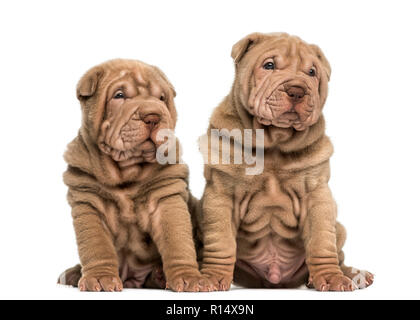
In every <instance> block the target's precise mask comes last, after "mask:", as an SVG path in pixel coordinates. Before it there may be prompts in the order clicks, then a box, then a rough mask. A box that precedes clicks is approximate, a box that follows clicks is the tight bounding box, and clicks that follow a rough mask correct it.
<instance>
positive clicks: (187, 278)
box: [166, 273, 211, 292]
mask: <svg viewBox="0 0 420 320" xmlns="http://www.w3.org/2000/svg"><path fill="white" fill-rule="evenodd" d="M166 289H171V290H172V291H175V292H200V291H202V292H208V291H211V284H210V281H209V280H208V279H207V278H205V277H204V276H202V275H201V274H200V273H184V274H180V275H178V276H174V277H168V279H167V281H166Z"/></svg>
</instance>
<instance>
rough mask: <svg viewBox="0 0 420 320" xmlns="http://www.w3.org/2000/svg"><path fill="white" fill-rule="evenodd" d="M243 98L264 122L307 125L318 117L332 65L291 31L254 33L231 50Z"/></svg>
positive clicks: (252, 113) (259, 119)
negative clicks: (293, 35)
mask: <svg viewBox="0 0 420 320" xmlns="http://www.w3.org/2000/svg"><path fill="white" fill-rule="evenodd" d="M232 57H233V58H234V59H235V62H236V71H237V74H236V77H237V81H239V90H240V91H241V92H240V93H239V94H240V97H241V99H242V103H243V105H244V106H245V108H246V109H247V111H248V112H249V113H250V114H251V115H253V116H254V118H255V120H256V121H258V122H259V123H260V124H262V125H264V126H275V127H280V128H294V129H295V130H297V131H302V130H305V129H306V128H308V127H310V126H311V125H313V124H314V123H316V122H317V121H318V119H319V117H320V114H321V111H322V107H323V105H324V103H325V99H326V96H327V87H328V86H327V83H328V79H329V76H330V72H331V70H330V66H329V64H328V61H327V60H326V59H325V57H324V55H323V54H322V52H321V50H320V49H319V48H318V47H316V46H314V45H308V44H306V43H305V42H303V41H302V40H300V39H299V38H297V37H292V36H289V35H287V34H258V33H257V34H251V35H249V36H248V37H246V38H244V39H242V40H241V41H239V42H238V43H237V44H236V45H235V46H234V47H233V49H232Z"/></svg>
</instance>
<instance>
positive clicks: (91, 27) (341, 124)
mask: <svg viewBox="0 0 420 320" xmlns="http://www.w3.org/2000/svg"><path fill="white" fill-rule="evenodd" d="M419 9H420V8H419V3H418V1H403V0H400V1H394V2H388V1H354V0H353V1H348V2H343V1H305V2H304V1H280V0H276V1H260V0H259V1H243V0H242V1H215V0H213V1H208V2H203V1H189V2H187V1H167V2H161V1H147V2H146V1H121V0H120V1H114V2H112V1H68V2H63V1H27V2H23V1H13V2H11V1H7V2H6V1H2V2H1V4H0V46H1V49H0V55H1V56H0V57H1V59H0V88H1V89H0V90H1V91H0V92H1V98H0V108H1V113H0V122H1V125H0V137H1V140H0V141H1V145H0V147H1V148H0V155H1V156H0V189H1V190H0V197H1V199H0V248H1V250H0V254H1V256H0V277H1V285H0V297H1V298H58V299H61V298H71V299H77V298H82V299H92V298H95V299H97V298H105V299H114V298H115V299H122V298H128V299H157V298H161V299H173V298H181V299H183V298H185V299H225V298H226V299H237V298H238V299H242V298H244V299H245V298H246V299H289V298H295V299H296V298H297V299H306V298H310V299H312V298H313V299H330V298H333V299H342V298H345V299H371V298H420V294H419V292H418V291H417V290H418V287H419V285H420V280H419V279H420V276H419V274H418V272H419V270H418V266H419V265H420V259H419V248H418V246H419V240H420V210H419V199H420V195H419V191H420V190H419V189H420V188H419V181H420V174H419V169H418V168H419V163H420V161H419V160H420V157H419V142H418V138H419V129H418V124H419V118H420V105H419V89H418V87H419V76H420V63H419V56H420V50H419V30H420V23H419V13H420V10H419ZM254 31H260V32H273V31H286V32H289V33H291V34H295V35H298V36H300V37H301V38H303V39H304V40H306V41H307V42H311V43H316V44H318V45H319V46H320V47H321V48H322V49H323V51H324V52H325V54H326V56H327V58H328V59H329V61H330V63H331V65H332V70H333V71H332V77H331V82H330V95H329V98H328V100H327V104H326V106H325V116H326V120H327V133H328V135H329V136H330V137H331V138H332V141H333V143H334V145H335V154H334V156H333V158H332V159H331V164H332V178H331V184H330V185H331V188H332V190H333V193H334V195H335V198H336V200H337V202H338V206H339V220H340V221H341V222H342V223H343V224H344V225H345V226H346V228H347V231H348V240H347V243H346V245H345V252H346V255H347V257H346V261H347V263H348V264H350V265H354V266H356V267H360V268H366V269H368V270H369V271H372V272H373V273H375V275H376V279H375V283H374V285H373V286H372V287H371V288H369V289H365V290H360V291H357V292H353V293H344V294H343V293H319V292H315V291H311V290H258V291H257V290H244V289H235V290H232V291H231V292H227V293H211V294H208V293H203V294H175V293H171V292H165V291H161V290H125V291H124V292H123V293H113V294H104V293H99V294H98V293H79V292H78V290H77V289H71V288H67V287H59V286H57V285H56V284H55V282H56V279H57V276H58V275H59V274H60V272H61V271H63V270H64V269H65V268H67V267H70V266H72V265H74V264H76V263H77V261H78V256H77V249H76V243H75V237H74V233H73V227H72V220H71V216H70V208H69V206H68V204H67V201H66V187H65V186H64V184H63V183H62V172H63V171H64V170H65V168H66V165H65V163H64V161H63V158H62V154H63V152H64V150H65V147H66V144H67V143H68V142H70V141H71V140H72V139H73V137H75V135H76V133H77V130H78V128H79V125H80V108H79V104H78V101H77V99H76V96H75V86H76V83H77V81H78V79H79V78H80V77H81V75H82V74H83V73H84V72H85V71H86V70H87V69H89V68H90V67H92V66H94V65H96V64H98V63H100V62H103V61H105V60H108V59H111V58H116V57H121V58H135V59H139V60H143V61H145V62H148V63H150V64H156V65H158V66H159V67H160V68H161V69H162V70H163V71H164V72H165V73H166V74H167V76H168V77H169V79H170V80H171V81H172V82H173V84H174V85H175V88H176V90H177V92H178V96H177V98H176V105H177V108H178V112H179V122H178V126H177V135H178V137H179V138H180V140H181V142H182V144H183V148H184V160H185V161H186V162H187V163H188V164H189V166H190V171H191V178H190V180H191V189H192V192H193V194H194V195H195V196H197V197H200V196H201V193H202V190H203V188H204V178H203V175H202V172H203V164H202V159H201V156H200V155H199V152H198V148H197V138H198V137H199V136H200V135H201V134H203V133H204V132H205V130H206V128H207V125H208V119H209V116H210V114H211V112H212V109H213V108H214V107H216V105H217V104H218V103H219V102H220V101H221V100H222V98H223V97H224V96H225V95H227V94H228V92H229V90H230V86H231V83H232V80H233V71H234V68H233V63H232V61H231V58H230V50H231V47H232V45H233V44H234V43H235V42H236V41H237V40H239V39H240V38H242V37H243V36H245V35H246V34H248V33H251V32H254Z"/></svg>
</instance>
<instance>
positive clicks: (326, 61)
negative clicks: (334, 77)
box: [309, 44, 331, 80]
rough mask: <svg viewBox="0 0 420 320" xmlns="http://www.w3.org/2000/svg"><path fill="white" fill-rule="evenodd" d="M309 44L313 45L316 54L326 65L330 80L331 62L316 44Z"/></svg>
mask: <svg viewBox="0 0 420 320" xmlns="http://www.w3.org/2000/svg"><path fill="white" fill-rule="evenodd" d="M309 46H310V47H311V49H312V50H313V52H314V53H315V55H316V56H317V58H318V59H319V61H321V64H322V66H323V67H324V70H325V72H326V74H327V78H328V80H330V77H331V66H330V63H329V62H328V60H327V58H326V57H325V55H324V53H323V52H322V50H321V49H320V48H319V47H318V46H317V45H315V44H310V45H309Z"/></svg>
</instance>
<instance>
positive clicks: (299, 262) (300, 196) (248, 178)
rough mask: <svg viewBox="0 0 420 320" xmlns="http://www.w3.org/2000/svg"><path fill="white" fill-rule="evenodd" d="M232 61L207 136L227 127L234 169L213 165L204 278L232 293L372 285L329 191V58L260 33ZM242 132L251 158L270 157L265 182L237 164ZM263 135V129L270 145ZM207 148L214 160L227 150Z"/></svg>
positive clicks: (202, 221) (204, 222)
mask: <svg viewBox="0 0 420 320" xmlns="http://www.w3.org/2000/svg"><path fill="white" fill-rule="evenodd" d="M232 58H233V59H234V61H235V68H236V74H235V80H234V84H233V86H232V90H231V92H230V94H229V95H228V96H227V97H226V98H225V99H224V100H223V102H222V103H221V104H220V105H219V106H218V107H217V108H216V109H215V111H214V113H213V115H212V117H211V120H210V126H209V130H208V133H207V136H208V137H210V136H211V135H212V132H211V130H212V129H219V130H221V129H227V130H228V133H227V134H226V132H225V133H218V136H217V137H216V141H217V142H219V141H220V142H221V145H222V146H225V147H226V146H227V147H230V150H231V153H230V155H229V154H228V156H230V164H223V162H222V159H219V162H218V163H217V162H216V163H214V164H213V161H212V162H211V163H210V164H207V165H206V167H205V173H204V174H205V178H206V181H207V184H206V188H205V191H204V195H203V198H202V212H201V213H200V216H199V226H200V234H201V239H202V242H203V246H204V247H203V249H202V250H201V254H200V255H201V257H200V259H201V260H202V268H201V271H202V273H203V274H204V275H206V276H207V277H209V279H210V280H211V282H212V285H213V286H214V287H216V288H218V289H219V290H227V289H228V288H229V287H230V284H231V282H232V278H233V280H234V282H235V283H237V284H238V285H241V286H245V287H254V288H281V287H297V286H300V285H302V284H303V283H305V282H308V284H309V286H311V287H315V289H317V290H321V291H327V290H334V291H348V290H354V289H355V288H364V287H366V286H369V285H370V284H372V282H373V275H372V274H370V273H369V272H365V271H363V272H361V271H359V270H357V269H353V268H351V267H346V266H345V265H344V263H343V262H344V253H343V250H342V247H343V245H344V241H345V229H344V227H343V226H342V225H341V224H339V223H338V222H337V221H336V215H337V213H336V204H335V202H334V199H333V197H332V195H331V191H330V189H329V187H328V180H329V177H330V165H329V158H330V156H331V155H332V152H333V148H332V144H331V142H330V140H329V138H328V137H327V136H326V135H325V121H324V117H323V116H322V108H323V106H324V103H325V100H326V98H327V89H328V81H329V78H330V73H331V69H330V65H329V63H328V61H327V59H326V58H325V56H324V54H323V53H322V52H321V50H320V49H319V48H318V47H317V46H315V45H310V44H307V43H305V42H304V41H302V40H301V39H299V38H298V37H293V36H289V35H288V34H285V33H274V34H261V33H253V34H250V35H248V36H247V37H245V38H244V39H242V40H240V41H239V42H238V43H236V44H235V45H234V46H233V49H232ZM234 129H236V130H240V132H241V134H242V137H244V136H245V134H244V130H245V129H249V130H252V131H251V132H253V135H254V139H253V140H252V144H251V145H250V147H251V151H252V152H253V153H256V152H257V150H258V148H260V149H263V150H260V151H263V164H264V168H263V171H262V173H261V174H258V175H247V174H246V169H247V165H246V164H244V161H242V164H234V159H233V156H232V155H233V154H234V152H233V151H232V150H235V149H236V150H237V149H238V148H239V149H240V150H242V149H243V147H244V146H243V141H241V140H238V139H236V137H235V136H234V135H233V134H232V132H233V131H232V130H234ZM256 129H262V130H264V131H263V137H262V139H261V140H263V142H264V145H263V146H262V145H261V144H260V145H257V142H256V141H257V139H256V138H255V135H256ZM220 132H221V131H220ZM226 138H227V139H226ZM209 140H210V139H209ZM207 144H208V146H210V147H209V148H207V146H204V149H205V150H208V151H209V152H211V151H212V150H213V149H214V148H217V147H219V146H213V145H211V144H210V143H208V142H207ZM221 149H222V151H223V147H222V148H221ZM244 151H245V150H244ZM216 152H217V151H216ZM222 157H223V152H220V153H219V158H222Z"/></svg>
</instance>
